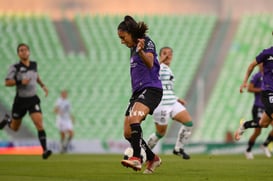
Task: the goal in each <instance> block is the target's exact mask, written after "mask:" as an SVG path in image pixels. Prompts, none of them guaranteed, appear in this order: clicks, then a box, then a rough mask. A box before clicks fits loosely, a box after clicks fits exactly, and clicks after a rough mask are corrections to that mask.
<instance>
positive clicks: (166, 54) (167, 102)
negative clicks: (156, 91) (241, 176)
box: [147, 47, 193, 159]
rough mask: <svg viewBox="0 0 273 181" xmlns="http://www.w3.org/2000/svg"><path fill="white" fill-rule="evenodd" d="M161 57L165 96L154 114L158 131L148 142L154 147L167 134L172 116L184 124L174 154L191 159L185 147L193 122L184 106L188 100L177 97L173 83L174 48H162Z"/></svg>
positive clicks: (161, 74)
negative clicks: (171, 67) (172, 62)
mask: <svg viewBox="0 0 273 181" xmlns="http://www.w3.org/2000/svg"><path fill="white" fill-rule="evenodd" d="M159 57H160V79H161V81H162V86H163V97H162V100H161V102H160V104H159V106H158V107H157V108H156V109H155V110H154V114H153V117H154V122H155V127H156V132H155V133H153V134H151V135H150V137H149V139H148V141H147V143H148V145H149V147H150V148H151V149H153V148H154V147H155V145H156V144H157V142H158V141H159V140H160V139H161V138H162V137H163V136H164V135H165V133H166V131H167V127H168V120H169V119H170V118H172V119H173V120H175V121H177V122H180V123H182V124H183V125H182V126H181V127H180V130H179V132H178V137H177V141H176V144H175V147H174V150H173V154H175V155H178V156H181V157H182V158H183V159H190V156H189V155H188V154H187V153H185V151H184V148H183V147H184V145H185V143H186V142H187V140H188V138H189V136H190V135H191V129H192V126H193V123H192V118H191V116H190V114H189V112H188V111H187V110H186V108H185V106H184V105H185V104H186V102H185V101H184V100H183V99H179V98H177V96H176V95H175V93H174V89H173V85H174V81H175V79H174V75H173V73H172V70H171V69H170V64H171V61H172V57H173V50H172V48H170V47H163V48H161V49H160V51H159Z"/></svg>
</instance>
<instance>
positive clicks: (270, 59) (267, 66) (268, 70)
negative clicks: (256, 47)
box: [256, 47, 273, 91]
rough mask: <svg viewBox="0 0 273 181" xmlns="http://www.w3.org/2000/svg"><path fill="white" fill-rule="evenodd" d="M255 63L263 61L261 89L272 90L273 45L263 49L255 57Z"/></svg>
mask: <svg viewBox="0 0 273 181" xmlns="http://www.w3.org/2000/svg"><path fill="white" fill-rule="evenodd" d="M256 61H257V63H263V71H264V75H263V84H262V90H269V91H273V47H270V48H268V49H264V50H263V51H262V52H261V53H260V54H259V55H258V56H257V57H256Z"/></svg>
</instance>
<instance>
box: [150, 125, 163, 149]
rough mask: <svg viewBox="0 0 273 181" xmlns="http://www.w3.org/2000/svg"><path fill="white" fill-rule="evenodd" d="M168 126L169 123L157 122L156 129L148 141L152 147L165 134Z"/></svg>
mask: <svg viewBox="0 0 273 181" xmlns="http://www.w3.org/2000/svg"><path fill="white" fill-rule="evenodd" d="M167 127H168V125H167V124H165V125H160V124H158V123H155V128H156V131H155V132H154V133H152V134H151V135H150V136H149V138H148V141H147V144H148V146H149V147H150V148H151V149H153V148H154V147H155V146H156V144H157V143H158V141H159V140H160V139H161V138H162V137H164V136H165V134H166V131H167Z"/></svg>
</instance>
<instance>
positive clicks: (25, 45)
mask: <svg viewBox="0 0 273 181" xmlns="http://www.w3.org/2000/svg"><path fill="white" fill-rule="evenodd" d="M23 46H24V47H27V49H28V50H29V46H28V45H27V44H25V43H19V44H18V46H17V53H18V52H19V49H20V47H23Z"/></svg>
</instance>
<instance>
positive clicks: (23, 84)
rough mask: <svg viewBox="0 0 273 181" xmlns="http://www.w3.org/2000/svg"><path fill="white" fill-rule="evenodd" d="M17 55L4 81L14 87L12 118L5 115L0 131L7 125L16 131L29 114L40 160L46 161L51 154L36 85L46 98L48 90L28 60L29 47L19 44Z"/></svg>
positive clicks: (36, 67)
mask: <svg viewBox="0 0 273 181" xmlns="http://www.w3.org/2000/svg"><path fill="white" fill-rule="evenodd" d="M17 54H18V57H19V59H20V61H19V62H18V63H15V64H13V65H11V66H10V68H9V71H8V74H7V76H6V80H5V85H6V86H7V87H11V86H16V96H15V98H14V102H13V106H12V118H10V116H9V115H8V114H6V115H5V118H4V119H3V120H2V121H1V122H0V129H3V128H4V127H5V126H6V125H8V126H9V128H10V129H12V130H13V131H18V130H19V128H20V125H21V122H22V119H23V117H24V116H25V115H26V113H27V112H29V115H30V117H31V119H32V121H33V123H34V125H35V127H36V129H37V131H38V138H39V141H40V144H41V146H42V148H43V154H42V158H43V159H47V158H48V157H49V156H50V155H51V153H52V152H51V150H48V149H47V143H46V132H45V130H44V127H43V116H42V110H41V107H40V99H39V97H38V96H37V90H36V84H37V83H38V84H39V85H40V86H41V88H42V89H43V91H44V92H45V95H46V96H47V95H48V89H47V87H46V86H45V84H44V83H43V82H42V80H41V78H40V77H39V74H38V65H37V63H36V62H35V61H31V60H30V59H29V56H30V49H29V46H28V45H27V44H24V43H21V44H19V45H18V46H17Z"/></svg>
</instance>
